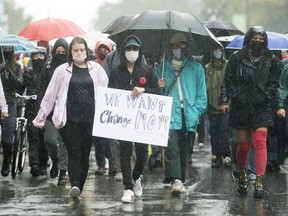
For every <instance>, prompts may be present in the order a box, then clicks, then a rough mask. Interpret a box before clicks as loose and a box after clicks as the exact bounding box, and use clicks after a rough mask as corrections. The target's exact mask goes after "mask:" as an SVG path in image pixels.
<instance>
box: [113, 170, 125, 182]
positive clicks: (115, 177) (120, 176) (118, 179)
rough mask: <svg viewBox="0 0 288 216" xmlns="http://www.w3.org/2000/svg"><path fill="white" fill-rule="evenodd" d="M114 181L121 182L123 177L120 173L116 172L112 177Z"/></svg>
mask: <svg viewBox="0 0 288 216" xmlns="http://www.w3.org/2000/svg"><path fill="white" fill-rule="evenodd" d="M114 180H115V181H122V180H123V175H122V172H117V173H116V175H115V176H114Z"/></svg>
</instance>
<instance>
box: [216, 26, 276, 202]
mask: <svg viewBox="0 0 288 216" xmlns="http://www.w3.org/2000/svg"><path fill="white" fill-rule="evenodd" d="M267 44H268V39H267V33H266V31H265V30H264V29H263V27H261V26H253V27H251V28H250V29H249V30H248V31H247V33H246V34H245V37H244V43H243V48H242V49H241V50H239V51H238V52H235V53H233V54H232V56H231V57H230V59H229V61H228V63H227V67H226V72H225V78H224V82H223V85H224V87H225V88H224V89H226V91H227V92H226V93H225V94H223V95H227V96H228V97H226V96H225V98H222V99H221V100H222V101H225V100H228V99H230V100H231V104H230V112H229V124H230V127H232V128H235V129H236V133H237V152H236V157H237V162H238V167H239V170H240V177H239V181H238V183H237V190H238V192H239V193H247V192H248V189H249V184H248V179H247V171H246V164H247V160H248V153H249V150H250V148H251V145H252V144H253V146H254V151H255V165H256V180H255V187H254V195H253V196H254V197H255V198H263V197H264V194H265V191H264V189H263V178H264V174H265V169H266V163H267V149H266V138H267V131H268V126H271V125H272V124H273V111H272V108H273V101H275V99H276V98H275V97H276V92H277V88H278V78H279V71H278V67H277V60H276V59H275V58H274V57H273V54H272V53H271V51H270V50H269V49H268V48H267ZM227 102H228V101H227Z"/></svg>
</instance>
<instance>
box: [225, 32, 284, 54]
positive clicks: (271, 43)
mask: <svg viewBox="0 0 288 216" xmlns="http://www.w3.org/2000/svg"><path fill="white" fill-rule="evenodd" d="M266 33H267V37H268V46H267V47H268V48H269V49H270V50H282V49H288V36H287V35H285V34H280V33H275V32H269V31H267V32H266ZM243 42H244V35H238V36H237V37H235V38H234V39H233V40H232V41H231V42H230V43H229V44H228V45H227V46H226V47H225V48H226V49H241V48H242V47H243Z"/></svg>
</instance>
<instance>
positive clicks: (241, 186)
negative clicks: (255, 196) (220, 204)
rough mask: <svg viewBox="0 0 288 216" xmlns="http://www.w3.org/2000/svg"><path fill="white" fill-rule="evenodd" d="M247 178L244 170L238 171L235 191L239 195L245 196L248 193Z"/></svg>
mask: <svg viewBox="0 0 288 216" xmlns="http://www.w3.org/2000/svg"><path fill="white" fill-rule="evenodd" d="M248 189H249V187H248V178H247V173H246V170H244V169H242V170H240V176H239V181H238V183H237V190H238V192H239V193H240V194H246V193H247V192H248Z"/></svg>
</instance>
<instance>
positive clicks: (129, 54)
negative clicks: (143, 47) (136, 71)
mask: <svg viewBox="0 0 288 216" xmlns="http://www.w3.org/2000/svg"><path fill="white" fill-rule="evenodd" d="M125 57H126V59H127V61H128V62H130V63H131V64H134V63H135V62H136V60H137V59H138V57H139V50H138V51H133V50H131V51H125Z"/></svg>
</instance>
